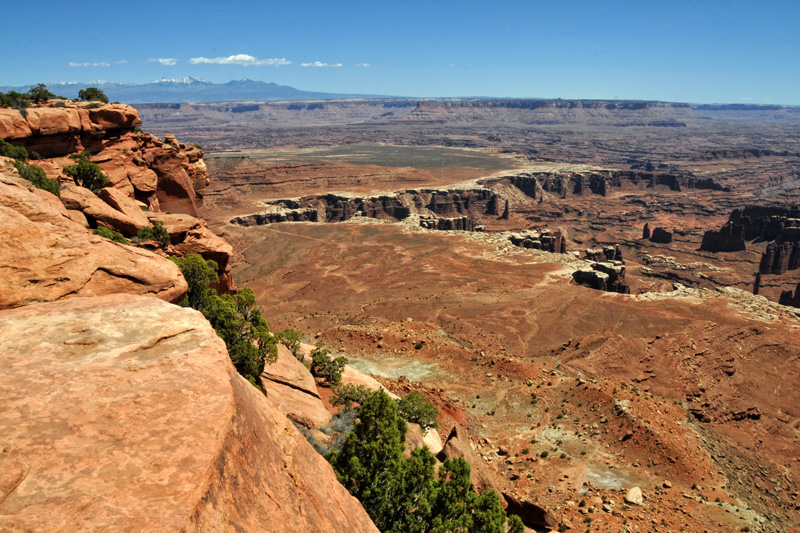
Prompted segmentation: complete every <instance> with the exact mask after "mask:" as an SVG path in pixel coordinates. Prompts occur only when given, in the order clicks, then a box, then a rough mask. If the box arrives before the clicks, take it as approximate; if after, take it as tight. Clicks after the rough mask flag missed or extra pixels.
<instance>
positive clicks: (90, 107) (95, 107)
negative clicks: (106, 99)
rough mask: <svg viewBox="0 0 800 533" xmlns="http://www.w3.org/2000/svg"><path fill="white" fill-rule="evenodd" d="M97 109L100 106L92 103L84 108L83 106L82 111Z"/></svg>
mask: <svg viewBox="0 0 800 533" xmlns="http://www.w3.org/2000/svg"><path fill="white" fill-rule="evenodd" d="M98 107H100V104H99V103H98V102H92V103H90V104H86V105H85V106H83V108H84V109H97V108H98Z"/></svg>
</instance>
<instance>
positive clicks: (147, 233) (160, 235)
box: [133, 220, 216, 271]
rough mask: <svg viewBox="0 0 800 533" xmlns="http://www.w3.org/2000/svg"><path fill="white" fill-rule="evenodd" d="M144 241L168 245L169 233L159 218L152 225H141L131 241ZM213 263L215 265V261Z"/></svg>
mask: <svg viewBox="0 0 800 533" xmlns="http://www.w3.org/2000/svg"><path fill="white" fill-rule="evenodd" d="M145 241H156V242H158V244H159V246H160V247H161V248H166V247H167V246H169V233H167V230H166V229H165V228H164V224H162V223H161V221H160V220H154V221H153V225H152V226H145V227H143V228H142V229H140V230H139V231H138V232H137V233H136V237H134V238H133V242H135V243H137V244H138V243H141V242H145ZM214 264H215V265H216V263H214ZM215 269H216V267H215ZM215 271H216V270H215Z"/></svg>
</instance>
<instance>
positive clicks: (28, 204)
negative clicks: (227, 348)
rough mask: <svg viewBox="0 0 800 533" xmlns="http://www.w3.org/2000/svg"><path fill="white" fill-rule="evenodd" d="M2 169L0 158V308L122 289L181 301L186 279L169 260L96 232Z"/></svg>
mask: <svg viewBox="0 0 800 533" xmlns="http://www.w3.org/2000/svg"><path fill="white" fill-rule="evenodd" d="M4 165H5V164H4V163H3V161H0V233H2V235H3V245H2V246H0V279H2V280H3V282H2V285H0V309H7V308H12V307H19V306H21V305H26V304H29V303H34V302H46V301H53V300H59V299H62V298H69V297H75V296H101V295H105V294H112V293H119V292H124V293H129V294H143V295H151V296H157V297H159V298H161V299H163V300H166V301H169V302H177V301H179V300H181V299H182V298H183V297H184V295H185V294H186V291H187V285H186V281H185V280H184V279H183V276H181V272H180V269H179V268H178V267H177V266H176V265H175V264H174V263H173V262H172V261H170V260H168V259H166V258H164V257H161V256H159V255H156V254H155V253H153V252H150V251H147V250H144V249H141V248H135V247H133V246H124V245H122V244H117V243H115V242H111V241H110V240H108V239H104V238H103V237H100V236H97V235H92V233H91V232H90V231H88V230H87V229H86V228H85V227H83V226H82V225H81V224H80V223H79V222H75V221H74V220H73V219H74V213H75V212H74V211H71V210H68V209H66V208H65V207H64V205H63V204H62V202H61V201H59V199H58V198H57V197H56V196H54V195H52V194H50V193H48V192H44V191H41V190H39V189H36V188H34V187H33V185H31V184H30V182H28V181H26V180H24V179H22V178H20V177H19V176H18V175H17V174H16V171H15V170H13V168H11V167H10V166H8V165H5V168H4ZM75 188H76V189H79V187H75ZM89 194H91V193H89ZM97 201H98V202H100V200H99V199H98V200H97ZM100 203H102V202H100ZM104 205H105V204H104ZM108 209H109V210H111V211H113V209H111V208H110V207H108Z"/></svg>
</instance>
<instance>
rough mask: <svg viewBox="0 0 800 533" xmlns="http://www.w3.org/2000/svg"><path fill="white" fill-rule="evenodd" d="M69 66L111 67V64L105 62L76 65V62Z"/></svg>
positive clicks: (70, 63)
mask: <svg viewBox="0 0 800 533" xmlns="http://www.w3.org/2000/svg"><path fill="white" fill-rule="evenodd" d="M69 66H71V67H110V66H111V63H106V62H105V61H99V62H97V63H88V62H87V63H76V62H74V61H70V62H69Z"/></svg>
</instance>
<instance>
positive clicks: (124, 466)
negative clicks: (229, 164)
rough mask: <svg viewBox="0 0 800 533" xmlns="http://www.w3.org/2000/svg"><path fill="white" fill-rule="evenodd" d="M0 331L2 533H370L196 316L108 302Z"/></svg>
mask: <svg viewBox="0 0 800 533" xmlns="http://www.w3.org/2000/svg"><path fill="white" fill-rule="evenodd" d="M0 329H1V330H2V331H3V335H2V336H0V383H2V384H4V385H2V386H1V387H2V390H3V394H2V395H0V435H2V439H3V453H2V454H0V464H2V468H0V530H4V531H64V530H76V531H78V530H83V531H88V530H102V529H107V530H123V531H124V530H127V531H134V530H135V531H190V530H191V531H229V530H239V531H267V530H268V531H274V532H296V531H332V532H342V533H345V532H352V531H358V532H362V531H363V532H377V529H376V528H375V526H374V525H373V524H372V522H371V521H370V519H369V517H368V516H367V514H366V512H365V511H364V510H363V508H362V507H361V506H360V504H359V503H358V501H357V500H356V499H355V498H353V497H352V496H351V495H350V494H349V493H348V492H347V491H346V490H345V489H344V488H343V487H342V486H341V485H340V484H339V483H338V482H337V481H336V477H335V475H334V473H333V470H332V469H331V467H330V466H329V465H328V463H327V462H326V461H325V460H324V459H323V458H322V457H321V456H320V455H319V454H317V453H316V452H315V451H314V450H313V448H312V447H311V446H310V445H309V444H308V442H307V441H306V440H305V438H304V437H303V436H302V435H301V434H300V432H299V431H297V429H295V428H294V427H293V425H292V423H291V422H289V421H288V420H287V419H286V418H285V417H284V416H283V415H281V414H280V413H279V412H278V411H277V410H276V409H275V407H274V406H272V405H271V404H270V402H269V401H268V400H267V399H266V398H264V396H263V395H262V394H261V393H259V392H258V391H257V390H256V389H255V388H254V387H253V386H252V385H250V384H249V383H247V382H246V381H245V380H244V379H242V378H241V377H240V376H239V375H238V374H237V373H236V371H235V370H234V368H233V365H232V364H231V362H230V359H229V357H228V354H227V352H226V350H225V345H224V343H223V342H222V340H221V339H220V338H219V337H218V336H217V335H216V334H215V333H214V331H213V330H212V329H211V327H210V325H209V324H208V322H207V321H206V320H205V319H204V318H203V317H202V315H200V314H199V313H197V312H196V311H193V310H190V309H182V308H179V307H176V306H173V305H169V304H167V303H165V302H161V301H159V300H156V299H154V298H145V297H139V296H132V295H127V294H125V295H123V294H117V295H110V296H104V297H100V298H78V299H73V300H69V301H63V302H53V303H46V304H39V305H32V306H28V307H24V308H20V309H14V310H9V311H3V312H2V313H0ZM12 385H13V386H12Z"/></svg>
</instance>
